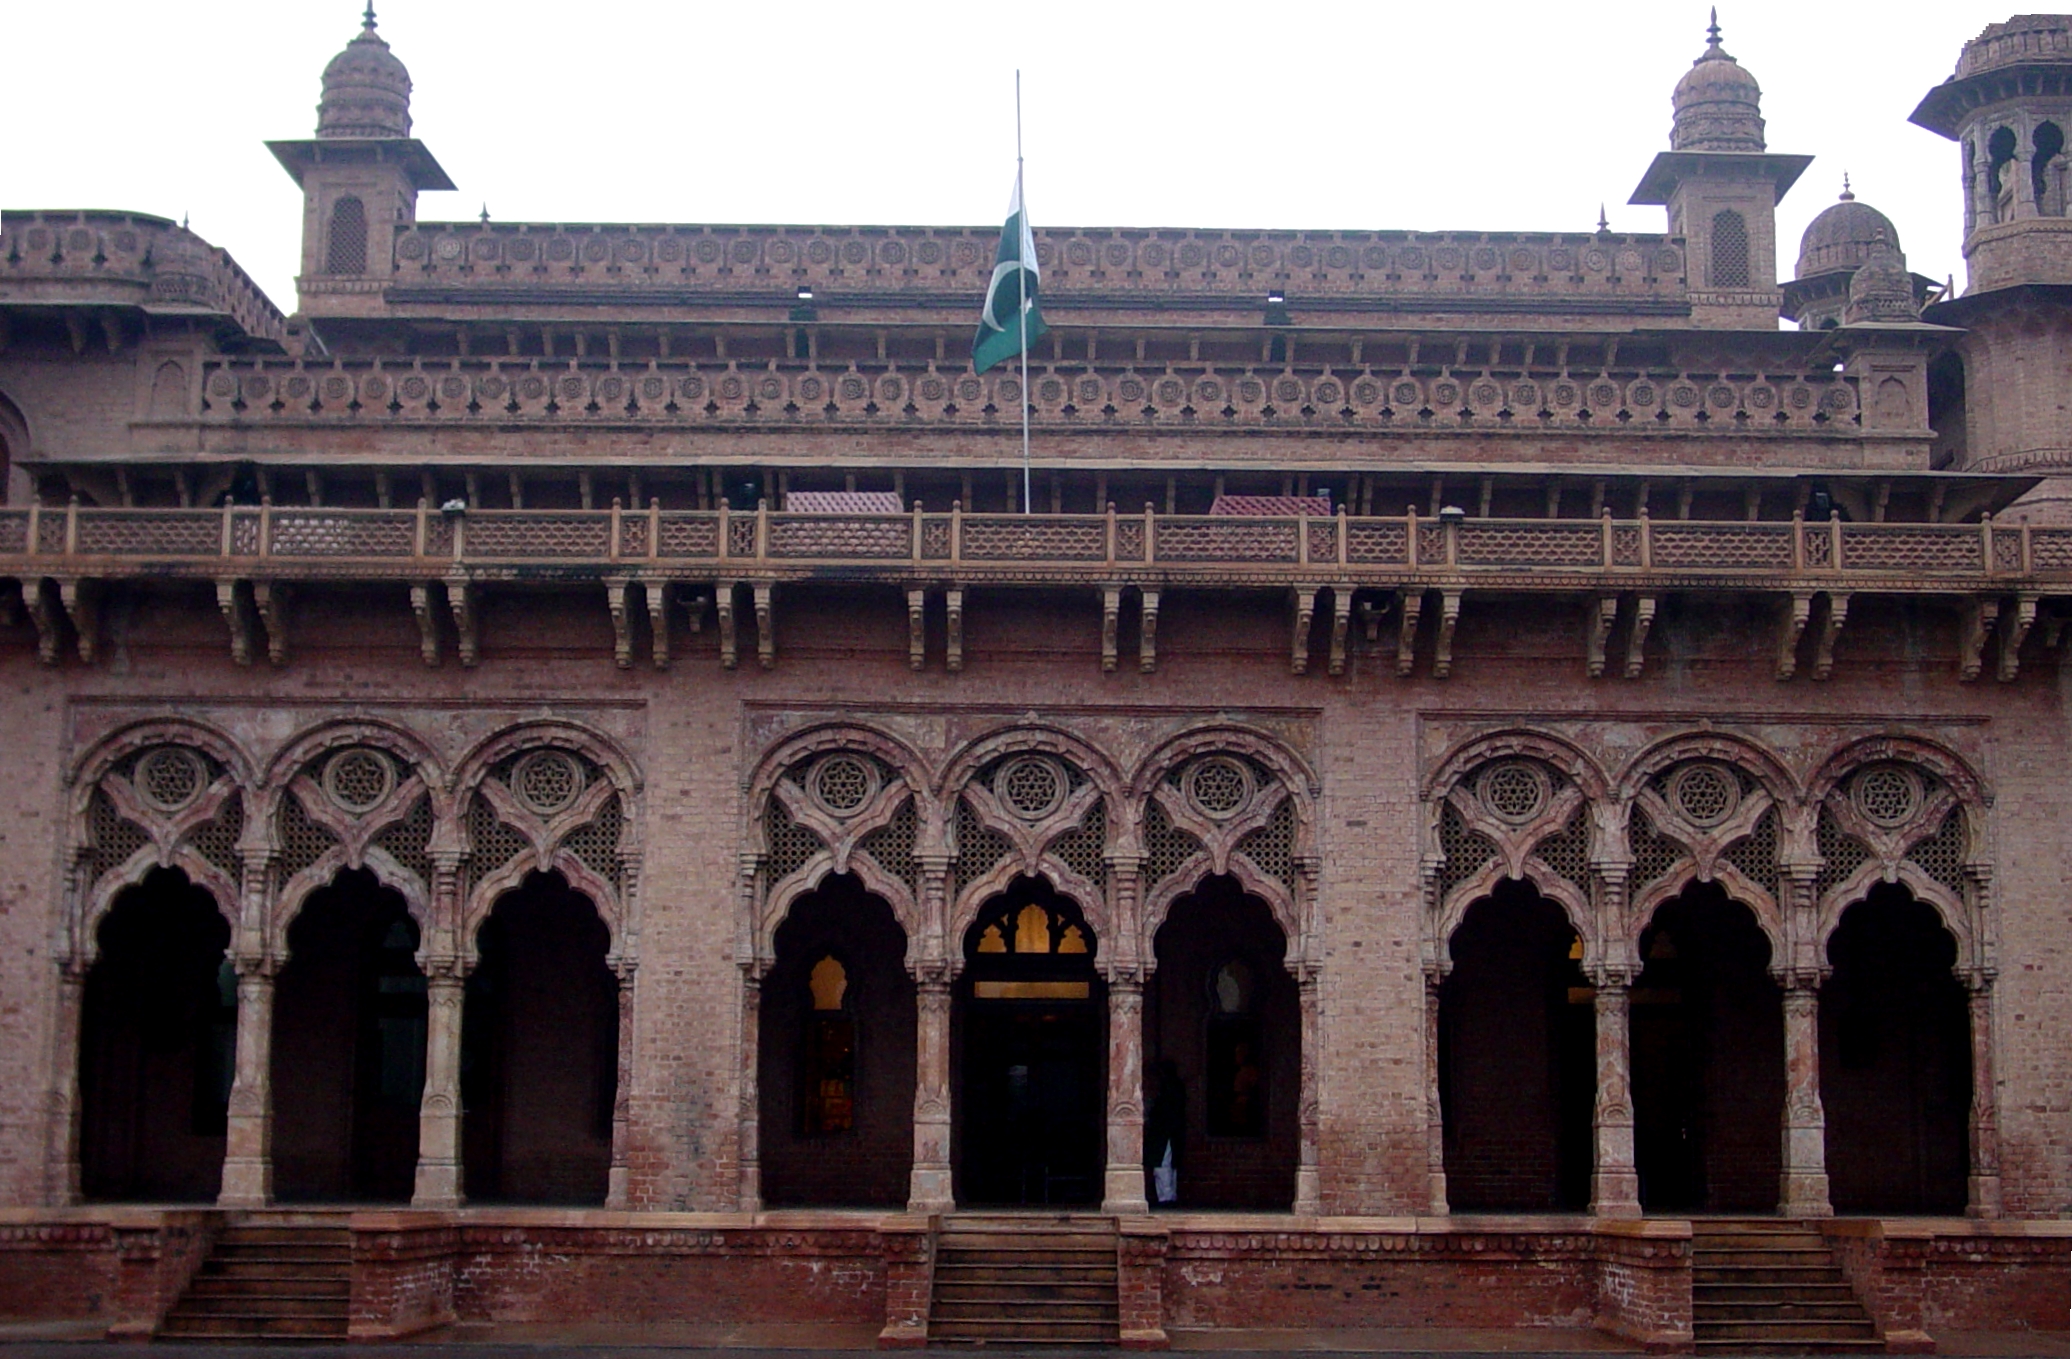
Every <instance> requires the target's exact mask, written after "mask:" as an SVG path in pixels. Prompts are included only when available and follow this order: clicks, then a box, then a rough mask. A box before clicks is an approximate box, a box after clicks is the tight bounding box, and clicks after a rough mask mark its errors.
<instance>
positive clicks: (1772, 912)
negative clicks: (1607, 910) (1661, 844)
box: [1624, 859, 1791, 973]
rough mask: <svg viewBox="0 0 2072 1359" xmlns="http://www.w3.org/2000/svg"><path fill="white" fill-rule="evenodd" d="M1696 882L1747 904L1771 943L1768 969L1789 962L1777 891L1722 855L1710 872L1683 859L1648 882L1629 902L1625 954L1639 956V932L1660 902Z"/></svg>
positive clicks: (1781, 967)
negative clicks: (1704, 872)
mask: <svg viewBox="0 0 2072 1359" xmlns="http://www.w3.org/2000/svg"><path fill="white" fill-rule="evenodd" d="M1697 882H1716V883H1718V884H1719V885H1720V887H1721V889H1722V890H1724V891H1725V892H1726V894H1727V896H1728V898H1729V899H1730V900H1732V901H1733V902H1734V904H1736V905H1737V906H1743V907H1746V908H1747V910H1748V913H1749V915H1750V916H1752V917H1753V918H1754V920H1755V925H1756V928H1757V929H1759V930H1761V931H1762V934H1763V938H1764V939H1765V940H1767V941H1768V942H1769V945H1770V971H1771V972H1772V973H1778V972H1781V971H1783V970H1784V969H1785V968H1786V967H1788V966H1789V964H1790V959H1791V946H1790V943H1789V942H1788V940H1787V939H1786V933H1785V923H1784V913H1783V910H1782V908H1781V906H1780V905H1779V903H1778V901H1777V897H1776V894H1775V893H1773V892H1771V891H1770V890H1769V889H1768V888H1766V887H1764V886H1763V885H1762V884H1761V883H1758V882H1752V881H1750V879H1749V877H1748V875H1747V874H1746V873H1743V872H1742V871H1741V870H1740V869H1739V868H1738V867H1736V866H1735V865H1733V864H1731V863H1729V862H1727V861H1726V860H1724V859H1721V860H1718V861H1716V862H1715V863H1714V864H1713V865H1712V872H1711V874H1710V875H1709V876H1704V875H1701V872H1700V868H1699V865H1698V863H1697V862H1696V861H1695V860H1693V859H1685V860H1684V861H1683V862H1681V863H1679V864H1678V865H1677V866H1676V867H1675V868H1673V869H1671V870H1670V871H1669V872H1668V873H1667V874H1665V875H1664V876H1662V877H1660V878H1657V879H1656V880H1655V881H1653V882H1651V883H1649V884H1648V885H1647V888H1646V889H1645V890H1644V891H1643V892H1641V893H1640V894H1639V895H1638V896H1636V897H1635V898H1634V899H1633V901H1632V902H1631V903H1630V904H1629V905H1628V907H1627V911H1626V920H1625V922H1624V925H1625V931H1626V938H1625V944H1626V947H1627V950H1628V956H1629V957H1633V958H1639V957H1640V936H1641V935H1643V934H1645V933H1647V929H1648V926H1649V925H1652V924H1653V923H1654V920H1655V913H1656V912H1657V911H1658V910H1660V909H1661V908H1662V905H1663V903H1665V902H1668V901H1671V900H1673V899H1674V898H1676V897H1677V896H1678V895H1680V894H1681V893H1682V892H1683V890H1684V889H1685V888H1687V887H1689V886H1690V885H1691V884H1693V883H1697Z"/></svg>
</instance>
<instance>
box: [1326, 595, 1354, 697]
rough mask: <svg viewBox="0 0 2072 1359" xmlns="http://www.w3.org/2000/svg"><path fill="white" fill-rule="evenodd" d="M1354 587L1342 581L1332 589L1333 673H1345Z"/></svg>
mask: <svg viewBox="0 0 2072 1359" xmlns="http://www.w3.org/2000/svg"><path fill="white" fill-rule="evenodd" d="M1352 622H1353V587H1352V585H1351V584H1350V583H1349V582H1344V581H1341V582H1340V583H1339V584H1337V585H1334V586H1332V587H1331V673H1332V674H1334V675H1343V674H1344V673H1345V641H1346V634H1347V633H1348V632H1350V631H1351V630H1352Z"/></svg>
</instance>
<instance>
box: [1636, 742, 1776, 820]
mask: <svg viewBox="0 0 2072 1359" xmlns="http://www.w3.org/2000/svg"><path fill="white" fill-rule="evenodd" d="M1689 760H1717V761H1718V762H1720V763H1721V764H1729V765H1733V766H1734V767H1735V768H1737V769H1740V770H1742V771H1744V772H1746V773H1747V774H1748V775H1749V776H1750V777H1752V778H1753V779H1755V781H1756V782H1757V783H1759V784H1761V785H1762V787H1763V790H1764V791H1765V792H1767V793H1769V795H1770V796H1771V798H1773V799H1774V800H1776V801H1777V802H1779V803H1782V804H1784V805H1786V806H1789V805H1791V804H1793V803H1796V802H1798V801H1799V800H1800V799H1801V798H1802V797H1803V795H1804V790H1803V789H1802V788H1801V787H1800V786H1799V781H1798V779H1797V778H1796V777H1794V776H1793V774H1792V772H1791V770H1790V769H1788V768H1787V767H1786V766H1785V764H1784V761H1782V760H1781V759H1779V758H1778V757H1777V755H1776V754H1775V752H1773V751H1771V750H1769V749H1768V748H1767V747H1765V746H1763V745H1762V744H1761V743H1760V742H1757V741H1753V740H1750V739H1748V738H1747V737H1745V736H1740V735H1737V734H1735V733H1733V732H1725V731H1686V732H1678V733H1676V734H1674V735H1671V736H1665V737H1663V738H1661V739H1660V740H1658V741H1656V742H1654V743H1653V744H1651V745H1648V746H1645V747H1643V748H1642V749H1641V750H1640V751H1639V752H1638V753H1637V754H1635V755H1634V756H1633V758H1632V759H1630V760H1628V761H1627V762H1626V767H1625V768H1624V769H1622V770H1620V771H1619V777H1618V782H1617V783H1616V784H1614V785H1613V786H1612V789H1611V794H1612V796H1613V797H1616V798H1620V799H1631V798H1632V797H1633V796H1634V795H1635V794H1636V793H1638V792H1639V791H1640V790H1641V789H1642V788H1644V787H1646V786H1647V785H1648V784H1649V783H1650V782H1651V781H1652V780H1653V779H1654V778H1655V777H1656V776H1657V775H1658V774H1662V773H1664V772H1666V771H1668V770H1670V769H1672V768H1674V767H1675V766H1677V765H1679V764H1683V763H1685V762H1686V761H1689Z"/></svg>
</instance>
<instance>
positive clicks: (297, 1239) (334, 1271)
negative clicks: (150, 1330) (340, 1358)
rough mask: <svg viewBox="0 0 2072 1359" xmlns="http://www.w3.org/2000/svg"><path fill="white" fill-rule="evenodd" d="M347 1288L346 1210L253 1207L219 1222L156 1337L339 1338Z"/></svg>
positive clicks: (348, 1245) (349, 1261) (343, 1332)
mask: <svg viewBox="0 0 2072 1359" xmlns="http://www.w3.org/2000/svg"><path fill="white" fill-rule="evenodd" d="M351 1288H352V1233H351V1232H350V1231H348V1230H347V1229H346V1225H345V1217H344V1215H343V1214H338V1215H335V1216H331V1215H324V1214H315V1213H295V1214H288V1213H283V1214H265V1215H258V1214H255V1215H252V1216H250V1217H246V1218H242V1219H239V1220H237V1221H236V1222H234V1223H233V1224H232V1225H231V1226H228V1227H226V1228H224V1229H223V1232H222V1234H221V1235H220V1236H218V1237H217V1238H216V1244H215V1246H214V1248H213V1249H212V1250H210V1252H209V1257H208V1259H206V1260H204V1261H203V1262H202V1266H201V1268H200V1269H199V1270H198V1271H196V1273H195V1276H194V1280H193V1282H192V1283H190V1284H188V1286H187V1291H186V1292H185V1293H183V1294H182V1295H181V1296H180V1300H179V1301H178V1302H176V1303H174V1304H173V1308H172V1310H171V1311H170V1312H168V1313H166V1318H165V1321H164V1323H163V1324H161V1325H160V1326H159V1328H158V1338H159V1339H161V1340H206V1341H214V1342H217V1343H222V1342H225V1341H262V1340H263V1341H283V1340H305V1341H343V1340H344V1339H345V1338H346V1320H347V1305H348V1301H349V1295H350V1292H351Z"/></svg>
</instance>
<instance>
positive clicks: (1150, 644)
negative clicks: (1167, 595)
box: [1137, 589, 1158, 675]
mask: <svg viewBox="0 0 2072 1359" xmlns="http://www.w3.org/2000/svg"><path fill="white" fill-rule="evenodd" d="M1137 604H1138V607H1139V610H1140V613H1141V619H1140V622H1139V625H1138V628H1137V669H1138V670H1139V671H1141V672H1142V673H1144V674H1146V675H1148V674H1150V673H1151V672H1152V671H1154V670H1156V669H1158V591H1157V590H1155V589H1139V590H1138V591H1137Z"/></svg>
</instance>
